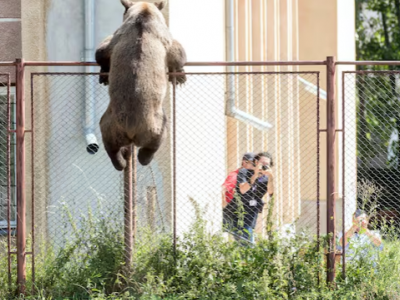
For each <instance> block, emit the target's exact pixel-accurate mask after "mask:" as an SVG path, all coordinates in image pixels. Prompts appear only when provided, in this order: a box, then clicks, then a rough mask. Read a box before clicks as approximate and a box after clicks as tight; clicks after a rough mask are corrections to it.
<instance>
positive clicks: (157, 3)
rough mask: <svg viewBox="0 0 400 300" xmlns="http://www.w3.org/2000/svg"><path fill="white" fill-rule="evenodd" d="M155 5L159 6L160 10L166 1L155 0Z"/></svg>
mask: <svg viewBox="0 0 400 300" xmlns="http://www.w3.org/2000/svg"><path fill="white" fill-rule="evenodd" d="M154 5H155V6H157V8H158V9H159V10H162V9H163V8H164V6H165V1H161V2H154Z"/></svg>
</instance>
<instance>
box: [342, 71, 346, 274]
mask: <svg viewBox="0 0 400 300" xmlns="http://www.w3.org/2000/svg"><path fill="white" fill-rule="evenodd" d="M344 77H345V73H344V72H342V170H343V171H342V191H343V195H342V232H343V241H344V236H345V232H346V184H345V179H346V177H345V174H346V172H345V170H346V158H345V154H346V151H345V149H346V147H345V145H346V144H345V142H346V138H345V134H346V131H345V113H344V112H345V103H346V101H344V99H345V84H344ZM342 273H343V277H346V247H345V245H343V247H342Z"/></svg>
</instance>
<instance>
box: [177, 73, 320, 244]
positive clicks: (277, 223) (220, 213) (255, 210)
mask: <svg viewBox="0 0 400 300" xmlns="http://www.w3.org/2000/svg"><path fill="white" fill-rule="evenodd" d="M318 75H319V74H318V73H317V72H304V73H302V72H287V73H285V72H281V73H276V72H275V73H268V72H265V73H191V74H190V73H189V74H187V82H186V84H185V86H183V87H179V86H178V87H177V88H176V92H175V93H176V144H175V148H176V169H175V170H174V172H175V173H176V218H177V219H176V226H177V228H176V229H177V235H178V236H179V235H180V234H182V233H184V232H186V231H187V230H188V229H189V228H190V227H191V225H192V224H193V222H194V220H196V218H197V217H198V216H199V214H200V215H201V216H202V217H203V219H205V220H206V221H207V223H208V228H209V229H210V231H211V232H215V231H218V230H221V229H222V228H223V227H225V226H226V225H227V223H229V222H230V220H232V219H235V218H237V215H238V214H239V213H238V212H239V211H240V210H241V211H242V212H243V215H244V220H245V221H244V223H246V222H247V223H249V224H248V226H247V228H246V231H249V230H250V231H252V232H254V233H255V234H254V236H255V237H256V239H257V236H258V237H259V236H266V235H267V234H268V233H271V232H272V231H275V230H282V232H283V231H285V232H286V230H287V229H288V230H291V231H292V232H300V231H302V230H306V231H308V232H309V233H314V234H315V233H316V231H317V221H318V217H317V204H318V203H317V201H318V193H317V188H318V186H317V184H318V179H317V174H318V172H317V159H318V153H317V151H319V150H318V149H319V148H318V147H317V142H318V138H317V136H318V134H317V129H318V127H317V126H318V118H317V105H318V100H319V99H318V92H319V77H318ZM227 116H228V117H227ZM247 152H254V153H255V154H257V153H260V152H268V153H269V154H266V155H267V156H268V157H269V158H268V159H269V162H268V163H265V164H269V166H270V167H271V169H270V171H271V173H272V174H273V175H272V174H269V175H266V174H264V175H265V176H269V177H268V181H269V183H267V181H266V180H265V177H262V176H260V177H259V178H257V179H256V181H257V182H258V181H259V182H263V183H262V184H261V183H260V184H261V185H262V187H261V190H262V189H264V190H263V192H262V193H261V194H260V195H257V196H254V195H255V194H253V197H255V198H252V199H247V200H248V201H247V200H246V199H242V198H241V193H239V190H238V187H237V185H236V184H237V182H238V181H237V180H238V178H240V176H245V177H246V176H247V177H246V178H247V179H246V180H247V181H248V182H250V185H252V186H251V187H248V188H250V189H253V188H255V189H257V188H260V186H259V187H255V185H257V183H256V184H255V185H253V182H252V181H251V180H250V177H251V176H250V175H251V174H253V172H254V171H247V170H250V169H254V165H252V164H251V163H250V164H249V161H248V160H247V159H245V160H243V159H242V158H243V155H244V154H245V153H247ZM269 155H270V156H269ZM258 161H260V159H259V160H258ZM260 167H261V166H260ZM244 169H247V170H244ZM256 172H258V171H256ZM242 173H245V175H243V174H242ZM255 177H257V176H255ZM272 178H273V180H272ZM224 182H225V184H224ZM267 186H268V189H269V190H270V192H271V191H272V189H273V197H269V196H268V195H266V194H269V193H268V192H267V191H266V189H267ZM225 192H227V194H226V195H225ZM228 193H232V197H229V195H228ZM243 193H246V191H244V192H243ZM233 194H234V195H233ZM226 197H227V198H229V199H227V198H226ZM226 199H227V200H228V201H226ZM242 200H243V201H242ZM253 200H256V202H251V203H252V204H250V201H253ZM246 201H247V202H249V203H247V202H246ZM227 202H229V203H227ZM238 203H241V204H242V207H241V208H240V204H238ZM250 216H251V217H250ZM246 219H249V220H247V221H246ZM227 220H228V221H227ZM224 225H225V226H224ZM225 230H226V231H227V232H229V233H233V236H236V237H237V234H236V233H235V232H233V231H232V230H229V229H228V230H227V229H226V228H225ZM228 236H229V234H228Z"/></svg>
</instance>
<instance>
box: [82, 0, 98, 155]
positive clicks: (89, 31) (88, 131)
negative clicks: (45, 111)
mask: <svg viewBox="0 0 400 300" xmlns="http://www.w3.org/2000/svg"><path fill="white" fill-rule="evenodd" d="M94 21H95V0H85V61H94V51H95V50H94V49H95V37H94V34H95V23H94ZM85 71H86V72H87V73H94V72H95V69H94V67H93V66H87V67H85ZM94 79H95V78H94V76H93V75H85V139H86V150H87V152H88V153H90V154H95V153H96V152H97V151H98V150H99V144H98V142H97V138H96V136H95V134H94V128H95V116H96V114H95V104H96V103H95V97H94V89H95V82H94Z"/></svg>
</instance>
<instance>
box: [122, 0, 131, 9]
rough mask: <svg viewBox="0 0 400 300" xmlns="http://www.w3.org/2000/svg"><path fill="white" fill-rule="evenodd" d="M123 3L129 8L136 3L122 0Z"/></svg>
mask: <svg viewBox="0 0 400 300" xmlns="http://www.w3.org/2000/svg"><path fill="white" fill-rule="evenodd" d="M121 3H122V5H123V6H124V7H125V8H126V9H129V7H131V6H132V5H133V4H134V3H132V2H131V1H129V0H121Z"/></svg>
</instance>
